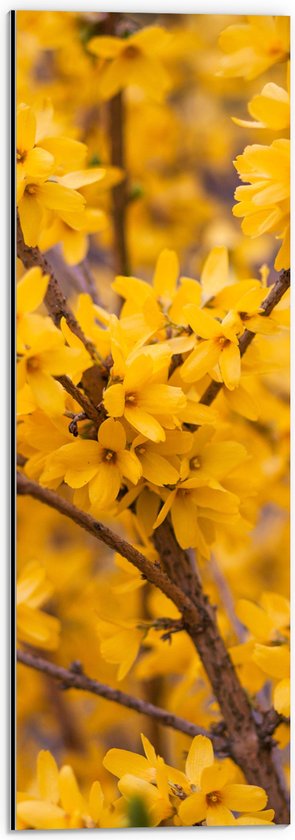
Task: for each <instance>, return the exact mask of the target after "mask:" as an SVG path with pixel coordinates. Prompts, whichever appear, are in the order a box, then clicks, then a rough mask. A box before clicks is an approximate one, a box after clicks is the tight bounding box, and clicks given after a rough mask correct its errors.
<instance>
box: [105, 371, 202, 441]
mask: <svg viewBox="0 0 295 840" xmlns="http://www.w3.org/2000/svg"><path fill="white" fill-rule="evenodd" d="M103 402H104V407H105V409H106V411H107V412H108V414H109V415H110V416H111V417H123V415H124V417H125V419H126V420H127V421H128V423H130V425H131V426H132V427H133V428H134V429H136V430H137V431H138V432H140V434H142V435H144V437H147V438H148V439H149V440H153V441H155V442H159V441H163V440H165V431H164V428H163V425H164V426H165V423H167V425H168V427H170V428H171V425H170V424H171V418H172V424H173V415H176V416H177V413H178V411H181V410H182V409H183V408H185V406H186V398H185V396H184V394H183V392H182V390H181V388H176V387H174V386H172V385H167V384H164V383H159V382H155V381H154V370H153V363H152V361H151V359H149V358H148V357H147V356H144V355H140V356H137V357H136V358H135V359H134V360H133V361H132V362H131V363H130V364H129V365H126V373H125V376H124V380H123V382H117V383H116V384H114V385H110V386H109V387H108V388H106V390H105V392H104V396H103ZM154 415H156V416H154ZM174 425H175V423H174Z"/></svg>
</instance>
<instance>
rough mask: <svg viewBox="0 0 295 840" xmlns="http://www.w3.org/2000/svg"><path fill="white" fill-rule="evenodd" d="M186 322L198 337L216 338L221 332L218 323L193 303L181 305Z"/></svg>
mask: <svg viewBox="0 0 295 840" xmlns="http://www.w3.org/2000/svg"><path fill="white" fill-rule="evenodd" d="M183 311H184V314H185V317H186V318H187V321H188V323H189V324H190V326H191V327H192V329H193V330H194V332H195V333H196V335H198V336H199V337H200V338H218V337H219V336H220V334H221V329H220V324H219V322H218V321H216V320H215V318H213V317H212V315H210V313H209V312H207V311H206V310H205V309H199V308H198V307H197V306H194V304H193V303H188V304H187V306H184V307H183Z"/></svg>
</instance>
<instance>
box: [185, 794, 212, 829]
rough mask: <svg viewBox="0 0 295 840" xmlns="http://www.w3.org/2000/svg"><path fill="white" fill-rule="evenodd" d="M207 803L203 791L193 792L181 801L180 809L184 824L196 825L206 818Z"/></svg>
mask: <svg viewBox="0 0 295 840" xmlns="http://www.w3.org/2000/svg"><path fill="white" fill-rule="evenodd" d="M206 812H207V805H206V799H205V796H204V795H203V794H202V793H193V794H192V796H188V797H187V798H186V799H184V800H183V802H181V805H180V807H179V809H178V814H179V816H180V819H181V822H182V824H183V825H194V824H195V823H199V822H202V821H203V820H205V819H206Z"/></svg>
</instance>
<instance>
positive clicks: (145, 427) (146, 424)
mask: <svg viewBox="0 0 295 840" xmlns="http://www.w3.org/2000/svg"><path fill="white" fill-rule="evenodd" d="M114 387H115V386H114ZM125 417H126V420H128V423H130V425H131V426H133V427H134V428H135V429H137V431H138V432H140V433H141V434H142V435H144V436H145V437H147V438H148V439H149V440H153V441H155V443H158V442H159V441H161V440H165V432H164V429H163V428H162V426H161V425H160V423H159V422H158V420H156V418H155V417H152V415H151V414H148V413H147V412H146V411H143V410H142V409H141V408H136V407H134V408H131V406H126V408H125Z"/></svg>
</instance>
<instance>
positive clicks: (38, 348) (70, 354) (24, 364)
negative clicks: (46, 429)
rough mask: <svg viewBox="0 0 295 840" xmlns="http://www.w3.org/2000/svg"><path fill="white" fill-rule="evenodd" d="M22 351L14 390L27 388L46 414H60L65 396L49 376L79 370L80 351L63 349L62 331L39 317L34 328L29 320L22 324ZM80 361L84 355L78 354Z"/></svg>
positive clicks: (59, 386)
mask: <svg viewBox="0 0 295 840" xmlns="http://www.w3.org/2000/svg"><path fill="white" fill-rule="evenodd" d="M23 340H25V348H24V349H23V350H22V353H21V354H20V360H19V362H18V365H17V378H18V388H19V389H23V387H24V385H25V384H27V385H29V387H30V389H31V391H32V392H33V396H34V399H35V401H36V404H37V405H38V406H39V407H40V408H42V409H43V411H45V412H47V413H48V414H49V415H50V414H62V413H63V411H64V401H65V394H64V391H63V389H62V386H61V385H60V384H59V382H57V381H56V380H55V379H54V378H53V377H54V376H61V375H63V374H67V375H69V376H72V375H74V374H75V372H76V371H79V369H80V364H81V351H80V349H78V348H76V347H66V346H65V343H64V338H63V335H62V332H61V331H60V330H58V329H57V328H56V327H55V326H54V325H53V324H52V322H51V321H50V319H49V318H43V319H42V324H40V323H39V322H38V325H37V327H36V325H35V323H34V325H33V323H32V321H31V320H30V321H29V322H27V324H26V330H25V339H24V330H23ZM82 358H83V359H84V355H82Z"/></svg>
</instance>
